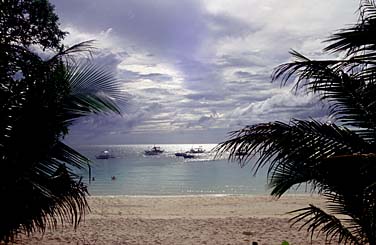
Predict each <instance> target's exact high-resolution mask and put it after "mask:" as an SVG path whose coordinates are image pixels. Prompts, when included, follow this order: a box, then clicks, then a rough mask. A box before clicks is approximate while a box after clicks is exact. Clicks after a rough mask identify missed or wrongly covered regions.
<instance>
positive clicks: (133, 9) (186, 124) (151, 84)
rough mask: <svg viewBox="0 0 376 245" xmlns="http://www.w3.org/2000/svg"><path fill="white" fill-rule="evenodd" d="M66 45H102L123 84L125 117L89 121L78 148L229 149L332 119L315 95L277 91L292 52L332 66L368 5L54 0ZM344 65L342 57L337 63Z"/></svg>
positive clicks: (81, 125)
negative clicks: (334, 52) (258, 130)
mask: <svg viewBox="0 0 376 245" xmlns="http://www.w3.org/2000/svg"><path fill="white" fill-rule="evenodd" d="M51 2H52V4H53V5H55V11H56V13H57V15H58V16H59V18H60V20H59V21H60V24H61V25H60V26H61V28H62V29H63V30H64V31H68V32H69V35H68V36H67V37H66V38H65V40H64V43H65V44H66V45H68V46H69V45H72V44H75V43H78V42H81V41H85V40H92V39H95V40H96V43H95V46H96V50H95V52H94V55H93V62H95V63H97V64H100V65H103V66H105V67H106V68H107V69H108V70H110V71H111V72H113V74H114V75H115V76H116V78H117V79H118V80H119V81H120V83H121V86H122V90H123V91H124V94H125V96H126V98H127V102H126V104H125V105H124V106H122V112H123V114H122V116H119V115H107V116H104V115H96V116H91V117H87V118H85V119H83V120H81V121H79V122H77V123H76V124H75V125H73V126H72V127H71V129H70V134H69V135H68V136H67V137H66V141H67V142H68V143H71V144H143V143H144V144H159V143H219V142H221V141H224V140H225V139H227V138H228V132H230V131H233V130H237V129H240V128H242V127H244V126H246V125H250V124H256V123H261V122H269V121H276V120H278V121H284V122H288V121H289V120H291V118H298V119H307V118H315V119H317V120H321V121H325V120H329V119H328V117H327V113H326V111H325V108H324V107H325V106H324V104H323V103H322V102H319V101H318V100H317V98H316V97H315V96H314V95H306V94H305V93H302V92H300V93H294V92H293V91H292V90H291V86H285V87H281V86H280V83H279V82H278V81H277V82H274V83H271V74H272V72H273V69H274V68H275V67H276V66H278V65H279V64H282V63H285V62H289V61H292V59H291V56H290V55H289V51H290V50H291V49H294V50H297V51H299V52H301V53H303V54H304V55H306V56H308V57H310V58H314V59H320V58H321V59H322V58H326V57H328V54H323V53H322V49H323V48H324V47H325V45H326V43H323V41H324V40H325V39H326V38H328V37H329V36H330V34H332V33H333V32H335V31H336V30H339V29H341V28H344V27H346V26H348V25H349V24H353V23H355V22H356V20H357V15H356V10H357V8H358V4H359V1H358V0H347V1H343V0H329V1H324V0H309V1H308V0H284V1H280V0H263V1H257V0H106V1H103V0H51ZM334 58H335V57H334Z"/></svg>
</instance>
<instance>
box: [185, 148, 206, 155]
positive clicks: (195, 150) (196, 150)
mask: <svg viewBox="0 0 376 245" xmlns="http://www.w3.org/2000/svg"><path fill="white" fill-rule="evenodd" d="M186 153H192V154H200V153H205V149H204V148H202V146H199V147H197V148H191V149H190V150H189V151H187V152H186Z"/></svg>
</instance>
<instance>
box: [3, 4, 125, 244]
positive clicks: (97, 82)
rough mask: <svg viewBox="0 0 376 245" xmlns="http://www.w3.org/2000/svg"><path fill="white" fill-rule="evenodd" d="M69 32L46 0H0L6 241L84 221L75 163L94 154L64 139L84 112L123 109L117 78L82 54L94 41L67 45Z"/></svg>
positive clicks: (82, 188) (81, 164)
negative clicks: (66, 142) (21, 235)
mask: <svg viewBox="0 0 376 245" xmlns="http://www.w3.org/2000/svg"><path fill="white" fill-rule="evenodd" d="M66 35H67V33H65V32H63V31H61V30H60V29H59V24H58V16H57V15H56V14H55V13H54V8H53V6H52V5H51V4H50V3H49V2H48V1H47V0H22V1H21V0H7V1H1V2H0V196H1V197H2V201H1V202H0V217H1V218H0V242H1V241H3V242H5V243H8V242H12V241H13V240H14V238H15V236H17V234H19V233H26V234H28V235H29V234H31V233H33V232H43V231H45V229H46V228H47V227H51V228H56V227H57V225H58V224H63V223H69V224H71V225H72V226H73V227H76V226H77V225H78V224H79V222H80V220H81V219H82V218H83V216H84V214H85V213H86V212H87V211H88V210H89V207H88V204H87V200H86V196H87V195H88V192H87V186H86V185H85V184H84V183H83V182H82V180H81V179H80V177H79V176H77V175H76V174H75V172H74V169H75V168H85V167H87V165H88V164H89V160H88V159H87V158H86V157H84V156H83V155H81V154H80V153H79V152H77V151H75V150H74V149H73V148H71V147H70V146H68V145H66V144H65V143H64V142H63V138H64V136H66V135H67V134H68V132H69V127H70V126H71V125H72V123H74V122H75V121H76V120H78V119H79V118H81V117H83V116H88V115H92V114H96V113H118V114H119V113H120V109H119V107H118V106H117V104H116V101H118V100H119V99H121V95H120V94H121V93H120V88H119V84H118V83H117V80H116V79H115V78H114V76H113V75H112V74H111V73H109V72H107V71H106V70H105V69H103V68H101V67H98V66H96V65H94V64H92V63H91V62H90V61H87V59H86V57H88V56H84V57H83V56H77V55H78V54H82V53H87V54H89V53H90V52H91V50H92V45H93V44H92V42H91V41H87V42H82V43H79V44H76V45H73V46H71V47H65V46H64V45H63V44H62V40H63V38H64V37H65V36H66ZM82 59H85V60H86V61H82Z"/></svg>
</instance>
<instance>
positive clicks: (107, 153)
mask: <svg viewBox="0 0 376 245" xmlns="http://www.w3.org/2000/svg"><path fill="white" fill-rule="evenodd" d="M95 158H96V159H109V158H115V157H114V156H113V155H112V154H111V153H110V151H108V150H104V151H102V152H101V153H100V154H99V155H96V156H95Z"/></svg>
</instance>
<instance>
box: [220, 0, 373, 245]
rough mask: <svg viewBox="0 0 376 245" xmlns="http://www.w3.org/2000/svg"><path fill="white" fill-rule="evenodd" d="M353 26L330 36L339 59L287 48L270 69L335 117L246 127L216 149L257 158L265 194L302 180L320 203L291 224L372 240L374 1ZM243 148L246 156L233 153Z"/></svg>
mask: <svg viewBox="0 0 376 245" xmlns="http://www.w3.org/2000/svg"><path fill="white" fill-rule="evenodd" d="M359 13H360V18H359V21H358V23H357V24H355V25H354V26H352V27H350V28H346V29H342V30H340V31H338V32H337V33H335V34H334V35H333V36H332V37H331V38H330V39H329V40H327V41H328V42H330V43H331V44H330V45H329V46H327V47H326V48H325V50H324V51H325V52H331V53H336V54H338V55H339V56H342V57H343V58H341V59H334V60H311V59H309V58H307V57H305V56H303V55H302V54H300V53H298V52H296V51H291V54H292V55H293V57H294V58H295V61H293V62H291V63H286V64H282V65H280V66H278V67H277V68H276V70H275V71H274V73H273V75H272V80H273V81H276V80H279V79H281V81H282V85H286V84H290V83H291V82H290V81H293V82H294V86H293V88H294V89H295V90H304V91H306V92H307V93H315V94H317V95H318V96H319V98H320V99H321V100H322V101H324V102H326V103H327V104H328V108H329V113H330V114H331V116H332V117H333V118H335V120H336V123H337V125H336V124H334V123H332V122H326V123H323V122H319V121H316V120H313V119H312V120H298V119H292V120H291V121H290V122H289V123H284V122H279V121H276V122H269V123H260V124H256V125H251V126H247V127H245V128H243V129H241V130H238V131H234V132H232V133H231V135H230V137H229V139H228V140H226V141H224V142H222V143H220V144H219V145H218V146H217V150H218V154H223V153H225V152H229V159H230V160H236V161H239V162H240V164H241V166H244V165H245V164H247V163H249V162H250V159H252V158H253V157H255V156H258V159H257V161H256V164H255V165H254V168H255V172H257V170H258V169H259V168H261V167H267V168H268V184H269V185H270V187H271V188H272V192H271V194H272V195H274V196H276V197H280V196H282V195H283V194H284V193H285V192H286V191H287V190H289V189H290V188H292V187H293V186H296V185H300V184H310V185H311V186H312V188H313V190H316V191H317V192H318V193H319V194H321V195H323V196H324V197H325V198H326V200H327V206H326V207H325V209H323V208H320V207H316V206H314V205H309V206H308V207H306V208H302V209H299V210H295V211H292V213H296V216H295V217H294V218H293V219H292V221H293V224H295V223H297V222H300V223H302V226H301V228H302V227H307V230H308V231H309V232H310V233H311V235H313V234H314V233H316V232H323V233H325V234H326V238H327V239H328V241H331V240H332V239H338V241H339V242H340V243H341V242H343V243H345V244H346V243H350V244H370V245H375V244H376V61H375V58H376V39H375V34H376V4H375V3H374V1H373V0H363V1H361V6H360V9H359ZM239 152H247V154H246V155H243V154H237V153H239Z"/></svg>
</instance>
